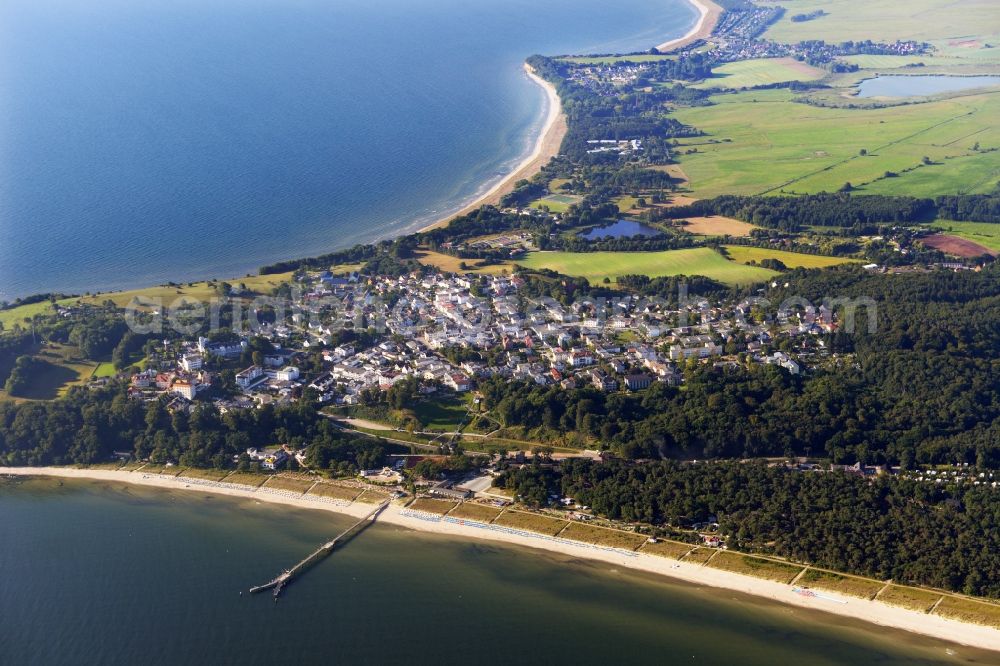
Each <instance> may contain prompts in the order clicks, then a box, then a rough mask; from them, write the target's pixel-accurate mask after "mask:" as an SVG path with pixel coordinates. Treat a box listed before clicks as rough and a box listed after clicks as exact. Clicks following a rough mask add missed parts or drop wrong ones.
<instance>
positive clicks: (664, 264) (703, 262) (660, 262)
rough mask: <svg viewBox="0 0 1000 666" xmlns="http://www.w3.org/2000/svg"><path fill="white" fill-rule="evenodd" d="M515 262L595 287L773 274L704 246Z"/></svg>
mask: <svg viewBox="0 0 1000 666" xmlns="http://www.w3.org/2000/svg"><path fill="white" fill-rule="evenodd" d="M518 263H519V264H520V265H522V266H524V267H525V268H533V269H540V268H548V269H551V270H554V271H557V272H559V273H562V274H564V275H572V276H577V277H585V278H587V279H588V280H590V282H591V283H593V284H599V283H600V282H602V281H603V280H604V278H605V277H607V278H610V279H611V280H615V279H616V278H617V277H619V276H621V275H630V274H631V275H635V274H639V275H648V276H649V277H659V276H665V275H704V276H706V277H710V278H712V279H714V280H718V281H719V282H723V283H725V284H752V283H754V282H763V281H765V280H767V279H769V278H771V277H773V276H774V275H776V273H775V272H774V271H770V270H767V269H765V268H759V267H756V266H744V265H742V264H739V263H737V262H734V261H729V260H728V259H726V258H725V257H723V256H722V255H721V254H719V253H718V252H716V251H715V250H712V249H710V248H707V247H699V248H691V249H684V250H665V251H663V252H580V253H576V252H532V253H530V254H529V255H528V256H527V257H525V258H524V259H521V260H519V261H518Z"/></svg>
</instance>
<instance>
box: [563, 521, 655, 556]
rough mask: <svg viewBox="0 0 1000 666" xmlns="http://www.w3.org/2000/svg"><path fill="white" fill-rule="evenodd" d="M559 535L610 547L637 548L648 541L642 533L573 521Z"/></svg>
mask: <svg viewBox="0 0 1000 666" xmlns="http://www.w3.org/2000/svg"><path fill="white" fill-rule="evenodd" d="M559 536H560V537H562V538H563V539H573V540H574V541H583V542H585V543H592V544H596V545H598V546H607V547H609V548H623V549H625V550H635V549H636V548H638V547H639V546H641V545H642V544H643V543H644V542H645V541H646V537H644V536H642V535H641V534H635V533H632V532H624V531H622V530H615V529H609V528H607V527H597V526H595V525H587V524H586V523H580V522H571V523H570V524H569V527H567V528H566V529H565V530H563V532H562V534H560V535H559Z"/></svg>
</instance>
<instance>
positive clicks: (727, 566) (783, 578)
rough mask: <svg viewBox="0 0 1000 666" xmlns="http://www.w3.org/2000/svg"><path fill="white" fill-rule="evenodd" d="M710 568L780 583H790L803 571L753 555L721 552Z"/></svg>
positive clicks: (800, 568) (799, 567)
mask: <svg viewBox="0 0 1000 666" xmlns="http://www.w3.org/2000/svg"><path fill="white" fill-rule="evenodd" d="M708 566H710V567H714V568H716V569H723V570H725V571H732V572H734V573H739V574H744V575H746V576H753V577H754V578H765V579H767V580H773V581H777V582H779V583H790V582H792V579H793V578H795V576H797V575H798V573H799V572H800V571H802V569H803V567H802V566H797V565H794V564H785V563H784V562H775V561H773V560H766V559H763V558H760V557H753V556H751V555H741V554H740V553H730V552H725V551H723V552H721V553H719V554H718V555H716V556H715V557H714V558H712V561H711V563H709V565H708Z"/></svg>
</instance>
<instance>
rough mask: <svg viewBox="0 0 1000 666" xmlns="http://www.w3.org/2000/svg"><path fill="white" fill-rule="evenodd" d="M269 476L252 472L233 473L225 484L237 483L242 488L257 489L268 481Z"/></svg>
mask: <svg viewBox="0 0 1000 666" xmlns="http://www.w3.org/2000/svg"><path fill="white" fill-rule="evenodd" d="M268 478H270V477H268V476H267V474H254V473H252V472H233V473H232V474H230V475H229V476H227V477H226V478H225V479H223V481H224V482H225V483H236V484H239V485H241V486H253V487H255V488H256V487H257V486H259V485H261V484H262V483H264V482H265V481H267V480H268Z"/></svg>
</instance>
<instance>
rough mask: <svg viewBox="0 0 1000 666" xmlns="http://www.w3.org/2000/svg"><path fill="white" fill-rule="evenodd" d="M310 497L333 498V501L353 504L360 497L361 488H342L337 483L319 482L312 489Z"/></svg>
mask: <svg viewBox="0 0 1000 666" xmlns="http://www.w3.org/2000/svg"><path fill="white" fill-rule="evenodd" d="M309 494H310V495H317V496H319V497H331V498H333V499H340V500H345V501H347V502H353V501H354V500H355V499H357V497H358V495H360V494H361V489H360V488H353V487H349V486H342V485H339V484H336V483H324V482H322V481H321V482H319V483H317V484H316V485H315V486H313V487H312V490H310V491H309Z"/></svg>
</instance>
